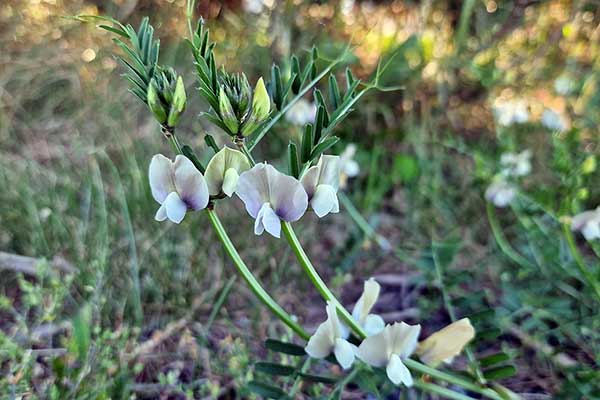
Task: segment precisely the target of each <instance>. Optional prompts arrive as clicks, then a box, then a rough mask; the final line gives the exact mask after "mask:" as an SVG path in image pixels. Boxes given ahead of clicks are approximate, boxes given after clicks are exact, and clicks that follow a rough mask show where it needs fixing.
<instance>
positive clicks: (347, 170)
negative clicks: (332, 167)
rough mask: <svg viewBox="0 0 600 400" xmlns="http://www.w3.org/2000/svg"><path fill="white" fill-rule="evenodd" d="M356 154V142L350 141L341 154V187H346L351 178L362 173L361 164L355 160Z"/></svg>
mask: <svg viewBox="0 0 600 400" xmlns="http://www.w3.org/2000/svg"><path fill="white" fill-rule="evenodd" d="M355 154H356V145H355V144H354V143H350V144H349V145H348V146H346V148H345V149H344V151H343V152H342V154H340V164H341V165H340V169H341V175H340V187H341V188H344V187H346V184H347V182H348V179H349V178H355V177H357V176H358V174H359V173H360V166H359V165H358V163H357V162H356V160H354V155H355Z"/></svg>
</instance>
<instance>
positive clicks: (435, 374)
mask: <svg viewBox="0 0 600 400" xmlns="http://www.w3.org/2000/svg"><path fill="white" fill-rule="evenodd" d="M402 362H403V363H404V365H406V366H407V367H408V368H409V369H410V370H411V371H417V372H420V373H422V374H424V375H429V376H431V377H432V378H435V379H438V380H441V381H444V382H448V383H450V384H453V385H456V386H460V387H462V388H464V389H467V390H470V391H471V392H475V393H479V394H481V395H483V396H485V397H487V398H490V399H494V400H503V398H502V396H500V395H499V394H498V393H497V392H496V391H495V390H493V389H490V388H487V387H482V386H479V385H478V384H476V383H473V382H471V381H469V380H466V379H464V378H462V377H459V376H456V375H453V374H449V373H447V372H444V371H440V370H438V369H435V368H432V367H429V366H427V365H425V364H421V363H420V362H418V361H415V360H413V359H411V358H407V359H405V360H402Z"/></svg>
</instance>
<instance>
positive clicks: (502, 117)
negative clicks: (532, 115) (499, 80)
mask: <svg viewBox="0 0 600 400" xmlns="http://www.w3.org/2000/svg"><path fill="white" fill-rule="evenodd" d="M494 114H495V115H496V118H497V119H498V123H499V124H500V125H502V126H511V125H513V124H522V123H525V122H527V121H528V120H529V111H528V110H527V104H526V103H525V101H523V100H511V101H496V103H495V104H494Z"/></svg>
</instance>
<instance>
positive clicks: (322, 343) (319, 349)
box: [304, 321, 334, 358]
mask: <svg viewBox="0 0 600 400" xmlns="http://www.w3.org/2000/svg"><path fill="white" fill-rule="evenodd" d="M332 337H333V336H332V333H331V324H330V323H329V321H325V322H323V323H322V324H321V325H319V327H318V328H317V331H316V332H315V333H314V335H312V336H311V337H310V339H309V340H308V343H307V345H306V347H305V348H304V350H305V351H306V354H308V355H309V356H311V357H312V358H325V357H327V356H328V355H329V354H331V351H332V350H333V346H334V343H333V341H332Z"/></svg>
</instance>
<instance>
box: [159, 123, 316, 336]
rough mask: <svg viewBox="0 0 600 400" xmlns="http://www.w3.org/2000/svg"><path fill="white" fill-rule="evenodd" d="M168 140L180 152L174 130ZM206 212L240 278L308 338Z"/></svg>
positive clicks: (216, 219) (214, 217)
mask: <svg viewBox="0 0 600 400" xmlns="http://www.w3.org/2000/svg"><path fill="white" fill-rule="evenodd" d="M167 137H168V139H169V142H170V143H171V145H172V146H173V149H174V150H175V153H177V154H181V146H180V144H179V141H178V140H177V137H176V136H175V133H174V131H172V132H171V134H170V135H168V136H167ZM206 214H207V215H208V219H209V220H210V222H211V224H212V226H213V228H214V230H215V232H216V233H217V236H218V237H219V240H220V241H221V243H222V244H223V248H225V251H226V252H227V254H228V255H229V257H230V258H231V260H232V261H233V265H234V266H235V267H236V269H237V270H238V272H239V273H240V275H242V278H244V280H245V281H246V283H247V284H248V286H249V287H250V289H251V290H252V292H253V293H254V294H255V295H256V297H258V299H259V300H260V301H262V302H263V304H264V305H265V306H266V307H267V308H268V309H269V310H270V311H271V312H272V313H273V314H275V316H277V317H278V318H279V319H280V320H281V321H282V322H283V323H284V324H286V325H287V326H288V327H289V328H290V329H291V330H292V331H294V332H295V333H296V334H297V335H298V336H300V337H301V338H302V339H304V340H308V338H310V335H309V334H308V332H306V331H305V330H304V328H302V326H300V325H299V324H298V323H297V322H296V321H294V319H293V318H292V317H291V316H290V315H289V314H288V313H287V312H286V311H285V310H284V309H283V308H282V307H281V306H280V305H279V304H278V303H277V302H276V301H275V300H273V298H272V297H271V296H270V295H269V293H267V291H266V290H265V289H263V287H262V286H261V285H260V283H259V282H258V280H257V279H256V278H255V277H254V275H253V274H252V272H250V269H248V267H247V266H246V263H244V260H242V257H240V254H239V253H238V251H237V249H236V248H235V246H234V245H233V242H232V241H231V239H230V238H229V235H228V234H227V232H226V231H225V228H224V227H223V224H221V220H220V219H219V216H218V215H217V214H216V212H215V211H214V210H213V209H211V208H210V207H209V208H207V209H206Z"/></svg>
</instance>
